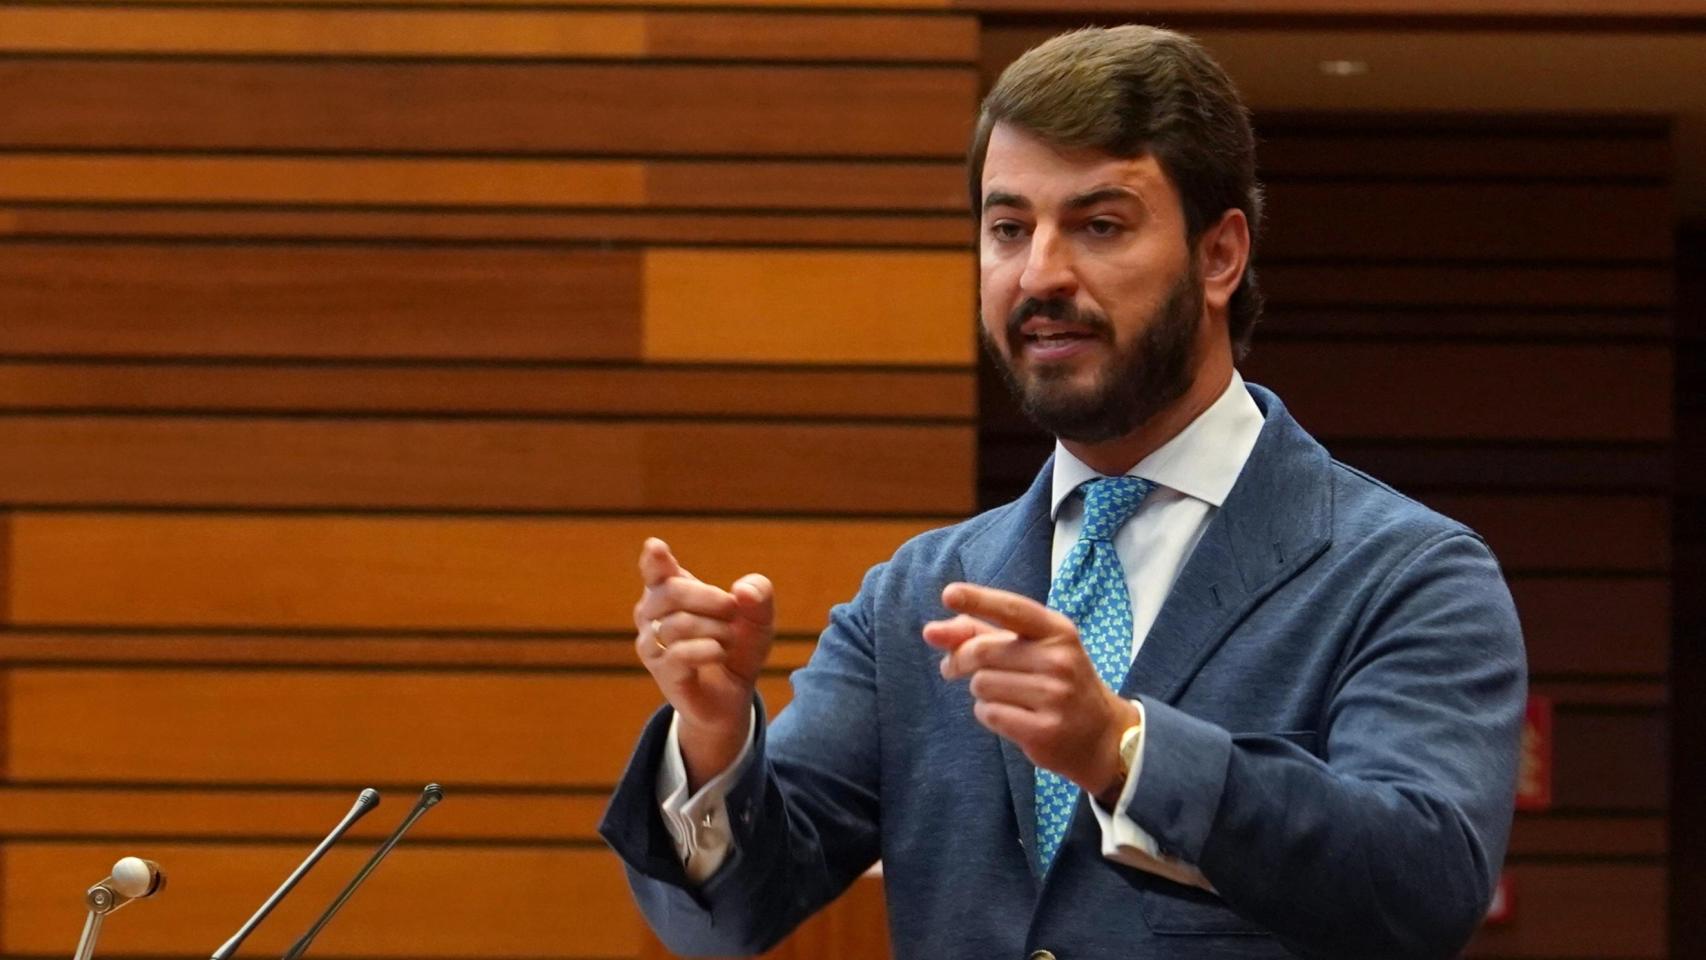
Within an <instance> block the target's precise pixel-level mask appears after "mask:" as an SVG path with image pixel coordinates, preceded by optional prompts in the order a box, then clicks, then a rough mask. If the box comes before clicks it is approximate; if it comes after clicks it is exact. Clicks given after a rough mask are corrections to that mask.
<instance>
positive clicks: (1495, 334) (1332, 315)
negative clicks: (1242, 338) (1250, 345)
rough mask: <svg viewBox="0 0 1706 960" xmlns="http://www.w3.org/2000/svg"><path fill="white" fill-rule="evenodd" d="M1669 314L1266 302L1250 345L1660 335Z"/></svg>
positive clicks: (1660, 311)
mask: <svg viewBox="0 0 1706 960" xmlns="http://www.w3.org/2000/svg"><path fill="white" fill-rule="evenodd" d="M1670 331H1671V318H1670V315H1669V314H1668V313H1665V312H1664V311H1663V309H1661V308H1638V309H1633V310H1626V311H1617V310H1573V309H1555V308H1547V309H1541V310H1523V309H1517V310H1501V309H1499V308H1497V307H1493V308H1489V309H1485V310H1473V309H1472V310H1462V309H1457V308H1449V307H1448V308H1433V309H1427V310H1404V309H1383V308H1380V307H1369V308H1357V307H1350V308H1342V307H1310V306H1306V305H1305V306H1292V307H1287V306H1284V305H1274V304H1270V309H1267V310H1265V311H1263V313H1262V325H1261V326H1260V327H1258V328H1256V349H1257V350H1258V351H1261V350H1265V349H1266V348H1267V346H1268V344H1270V343H1275V342H1279V341H1281V340H1285V339H1287V338H1290V337H1324V336H1325V337H1359V338H1361V337H1367V338H1370V339H1378V338H1383V337H1440V338H1444V337H1449V338H1452V339H1457V340H1467V341H1474V340H1485V339H1510V338H1513V337H1532V338H1536V339H1545V340H1598V339H1602V338H1611V339H1631V338H1641V339H1646V340H1652V341H1655V342H1657V341H1662V340H1663V339H1664V338H1665V337H1667V336H1669V335H1670Z"/></svg>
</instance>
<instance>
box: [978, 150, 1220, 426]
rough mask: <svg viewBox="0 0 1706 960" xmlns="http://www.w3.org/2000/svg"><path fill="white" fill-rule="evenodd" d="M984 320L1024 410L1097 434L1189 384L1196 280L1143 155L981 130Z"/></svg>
mask: <svg viewBox="0 0 1706 960" xmlns="http://www.w3.org/2000/svg"><path fill="white" fill-rule="evenodd" d="M979 237H980V239H979V242H978V246H979V250H980V254H981V257H980V272H981V292H980V296H981V306H980V309H981V314H982V333H983V338H984V342H985V344H986V346H988V347H989V349H990V350H991V351H992V353H993V354H994V356H995V358H996V360H997V361H998V363H999V365H1000V366H1001V367H1002V369H1003V370H1004V372H1005V373H1006V375H1007V379H1008V381H1009V384H1010V385H1011V386H1012V387H1013V389H1014V392H1015V393H1016V394H1017V395H1018V397H1019V400H1020V402H1021V404H1022V406H1023V407H1024V409H1025V412H1026V414H1028V415H1029V416H1030V417H1031V418H1032V419H1033V420H1035V421H1036V422H1037V423H1038V424H1039V425H1041V426H1042V427H1044V428H1045V429H1047V430H1049V431H1050V432H1051V433H1053V434H1055V435H1056V436H1059V437H1062V438H1064V439H1067V440H1077V441H1081V442H1084V443H1099V442H1102V441H1105V440H1111V439H1113V438H1115V437H1120V436H1124V435H1126V434H1129V433H1131V432H1132V431H1133V430H1135V429H1136V428H1137V427H1139V426H1141V425H1142V424H1143V423H1144V422H1146V421H1147V420H1149V419H1150V418H1151V417H1153V416H1154V415H1155V414H1156V413H1158V412H1159V411H1161V410H1162V409H1163V408H1165V407H1166V406H1167V405H1168V404H1170V403H1172V402H1173V401H1174V400H1177V399H1178V398H1179V397H1181V396H1183V395H1184V393H1185V392H1186V390H1188V389H1189V388H1190V385H1191V380H1192V376H1193V374H1194V368H1195V360H1196V356H1197V347H1196V341H1197V335H1198V330H1199V327H1200V326H1201V320H1202V312H1203V310H1202V286H1201V282H1200V280H1199V278H1198V276H1197V272H1196V270H1195V269H1194V267H1195V264H1194V258H1193V257H1192V256H1191V251H1190V247H1189V245H1188V244H1187V243H1186V242H1185V221H1184V210H1183V207H1182V206H1181V204H1180V201H1179V195H1178V191H1177V190H1176V189H1175V188H1174V187H1173V185H1172V183H1171V181H1169V180H1168V178H1167V176H1166V174H1165V173H1164V172H1163V171H1162V169H1161V165H1160V163H1158V162H1157V161H1156V160H1155V158H1154V157H1152V156H1149V155H1143V156H1139V157H1135V158H1131V159H1120V158H1117V157H1110V156H1108V155H1107V154H1104V153H1101V152H1099V151H1095V150H1079V149H1065V148H1059V147H1055V146H1052V145H1050V144H1047V143H1044V142H1043V141H1041V140H1038V139H1037V138H1035V137H1033V136H1031V135H1030V134H1028V133H1025V132H1024V131H1022V130H1019V129H1017V128H1014V127H1010V126H1007V125H1006V124H997V125H996V126H995V129H994V130H993V131H992V132H991V134H990V138H989V152H988V153H987V154H986V156H985V160H984V166H983V211H982V221H981V225H980V230H979Z"/></svg>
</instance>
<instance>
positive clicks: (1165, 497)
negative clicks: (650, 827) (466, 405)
mask: <svg viewBox="0 0 1706 960" xmlns="http://www.w3.org/2000/svg"><path fill="white" fill-rule="evenodd" d="M1261 431H1262V412H1261V410H1260V409H1258V408H1257V407H1256V402H1255V401H1254V400H1252V399H1251V398H1250V393H1249V391H1248V390H1246V389H1245V388H1244V380H1243V378H1241V377H1240V376H1239V375H1238V374H1237V373H1236V372H1234V373H1233V374H1232V379H1231V381H1230V382H1229V383H1228V384H1227V386H1226V390H1225V391H1224V392H1222V393H1221V395H1220V397H1219V399H1217V400H1215V402H1214V403H1213V404H1212V405H1211V406H1210V407H1209V408H1208V409H1207V410H1205V411H1203V413H1202V414H1201V415H1200V416H1198V417H1197V418H1196V419H1195V420H1192V421H1191V422H1190V424H1189V425H1187V426H1186V427H1185V429H1183V430H1181V431H1179V433H1178V434H1177V435H1176V436H1174V437H1173V438H1172V439H1171V440H1168V441H1167V442H1166V443H1164V444H1162V445H1161V446H1160V447H1159V448H1157V449H1156V450H1155V452H1153V453H1151V454H1150V455H1149V456H1147V457H1144V458H1143V459H1142V460H1141V461H1139V462H1138V464H1137V465H1136V466H1134V467H1132V468H1131V469H1130V470H1129V471H1127V475H1128V476H1134V477H1141V478H1143V479H1145V480H1148V481H1150V482H1152V483H1154V484H1155V485H1156V486H1155V489H1154V490H1153V491H1152V492H1151V493H1150V494H1149V496H1148V497H1146V498H1144V501H1143V504H1142V506H1141V507H1139V508H1138V511H1137V513H1136V514H1135V515H1133V516H1132V518H1131V519H1130V520H1127V521H1126V523H1125V525H1124V526H1122V527H1120V529H1119V530H1118V532H1116V533H1115V534H1114V552H1115V553H1116V554H1117V555H1118V556H1119V558H1120V565H1121V566H1122V567H1123V568H1124V570H1125V579H1126V589H1127V590H1128V591H1129V593H1130V595H1131V613H1132V633H1131V635H1132V656H1133V657H1135V656H1137V652H1138V650H1140V649H1141V648H1142V646H1143V641H1144V639H1145V638H1146V637H1147V636H1148V635H1149V628H1150V626H1151V625H1153V624H1154V622H1155V616H1156V614H1158V613H1160V611H1161V604H1162V602H1163V601H1165V600H1166V598H1167V594H1168V592H1169V591H1171V590H1172V589H1173V581H1175V580H1177V579H1178V576H1179V572H1180V571H1181V570H1182V569H1184V566H1185V561H1186V560H1187V559H1189V558H1190V555H1191V551H1192V550H1193V549H1195V548H1196V545H1197V541H1198V540H1200V539H1201V538H1202V534H1203V530H1204V529H1206V528H1207V526H1208V522H1209V520H1210V519H1211V518H1212V517H1213V516H1214V513H1215V511H1216V510H1218V509H1219V508H1220V505H1221V504H1223V503H1225V502H1226V497H1227V495H1228V494H1229V493H1231V492H1232V486H1233V484H1235V483H1236V482H1237V481H1238V474H1239V473H1240V472H1242V471H1243V469H1244V462H1245V461H1246V460H1248V459H1249V457H1250V451H1251V450H1252V449H1254V448H1255V446H1256V437H1257V435H1258V434H1260V433H1261ZM1098 476H1099V474H1097V473H1096V471H1094V470H1092V469H1091V468H1090V467H1088V466H1086V465H1085V464H1084V462H1083V461H1081V460H1079V459H1078V458H1077V457H1074V456H1073V455H1072V454H1071V453H1070V452H1068V451H1067V449H1066V447H1065V446H1064V445H1062V444H1060V443H1058V442H1057V443H1056V444H1055V450H1054V475H1053V477H1052V480H1053V491H1052V497H1051V501H1050V503H1051V507H1050V509H1051V511H1052V513H1053V516H1054V545H1053V551H1052V562H1051V564H1050V569H1051V571H1052V572H1054V573H1058V572H1059V570H1060V565H1061V563H1062V562H1063V561H1064V560H1065V559H1066V555H1067V553H1068V552H1069V551H1070V550H1071V549H1072V545H1073V544H1074V543H1076V542H1077V540H1078V535H1079V531H1080V530H1081V529H1082V528H1083V525H1084V502H1083V498H1081V497H1074V496H1072V493H1073V491H1075V490H1077V489H1078V487H1079V486H1080V485H1081V484H1083V483H1084V482H1085V481H1087V480H1094V479H1095V478H1096V477H1098ZM919 642H920V643H923V642H924V641H923V640H920V641H919ZM1142 710H1143V707H1142V705H1141V704H1138V711H1139V712H1140V713H1141V712H1142ZM753 722H754V723H756V722H757V720H756V718H754V721H753ZM751 747H752V736H751V735H750V734H749V735H748V737H747V746H746V748H745V749H743V750H742V751H741V755H740V757H739V758H737V759H736V760H735V762H734V763H732V764H730V765H729V769H727V770H725V771H723V772H722V773H721V774H718V775H717V776H716V777H713V778H712V779H711V780H710V781H708V782H707V783H706V784H705V785H704V786H702V787H701V788H700V789H699V791H698V792H697V793H696V794H694V795H693V796H691V797H689V796H688V795H687V769H686V765H685V764H684V763H683V762H682V759H681V750H680V747H679V745H678V741H677V739H676V729H675V725H674V724H673V723H672V724H671V725H670V729H669V739H668V742H667V743H666V744H665V746H664V751H663V763H662V764H661V766H660V768H659V770H658V783H657V796H658V803H659V806H660V807H661V809H662V812H663V822H664V826H665V828H666V829H668V831H669V834H670V836H671V837H673V838H674V840H675V849H676V853H677V854H679V855H680V856H681V858H682V862H683V864H684V865H685V867H686V872H687V877H688V879H689V880H692V881H693V882H695V883H702V882H704V881H705V880H706V879H708V878H709V877H710V876H711V874H713V873H715V872H716V870H717V867H719V866H721V865H722V862H723V859H724V857H725V856H727V854H728V848H729V844H730V842H731V840H730V834H729V829H728V812H727V810H726V809H725V804H724V798H725V797H726V796H727V793H728V788H729V786H730V784H731V783H732V782H733V780H734V778H735V777H736V776H737V775H738V773H739V771H740V770H741V769H742V768H744V767H745V765H746V762H747V759H748V757H749V756H750V754H751ZM1142 772H1143V748H1142V745H1141V743H1140V745H1139V747H1138V751H1137V755H1136V760H1135V762H1133V764H1132V768H1131V775H1130V776H1129V777H1127V778H1126V783H1125V787H1124V789H1123V790H1122V791H1121V793H1120V800H1119V804H1118V806H1117V808H1116V809H1118V810H1120V811H1124V810H1125V809H1126V808H1127V807H1128V806H1129V805H1130V803H1131V799H1132V797H1133V796H1134V795H1135V794H1136V790H1137V786H1138V781H1139V779H1140V777H1141V774H1142ZM1090 809H1091V810H1092V811H1093V812H1094V813H1095V814H1096V820H1097V822H1098V823H1099V824H1100V825H1101V828H1102V854H1103V856H1105V857H1107V858H1108V859H1110V860H1114V861H1116V862H1119V863H1123V864H1126V865H1127V866H1132V867H1137V868H1139V869H1142V870H1148V871H1150V872H1152V873H1158V874H1161V875H1162V876H1165V877H1168V878H1169V879H1172V880H1175V881H1178V882H1180V883H1189V884H1195V885H1197V886H1201V887H1207V886H1208V883H1207V881H1206V880H1204V879H1203V876H1202V874H1201V873H1199V872H1198V871H1197V870H1196V869H1195V868H1194V867H1192V866H1190V865H1189V864H1185V863H1182V862H1181V861H1178V860H1174V859H1171V858H1167V857H1163V856H1160V855H1159V853H1158V851H1157V848H1156V843H1155V840H1154V839H1153V838H1152V837H1150V836H1149V834H1147V833H1145V832H1144V831H1143V829H1142V828H1140V827H1139V826H1138V825H1137V824H1136V822H1134V821H1133V820H1132V819H1131V818H1130V817H1129V816H1127V815H1126V814H1125V813H1123V812H1120V813H1110V812H1108V811H1106V810H1103V809H1102V807H1101V805H1100V804H1098V803H1096V802H1095V801H1094V800H1092V801H1091V803H1090Z"/></svg>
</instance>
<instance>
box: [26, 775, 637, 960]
mask: <svg viewBox="0 0 1706 960" xmlns="http://www.w3.org/2000/svg"><path fill="white" fill-rule="evenodd" d="M453 802H454V796H452V797H451V798H448V799H446V800H445V806H446V808H448V806H449V804H451V803H453ZM348 808H349V805H348V804H347V803H338V804H330V803H328V804H327V808H326V810H325V819H326V823H327V829H330V827H331V824H333V823H335V822H336V821H337V819H338V817H340V816H342V815H343V813H344V811H345V810H347V809H348ZM436 815H437V814H436V813H434V814H429V815H428V816H427V817H426V818H423V820H422V823H423V824H425V823H426V822H428V821H429V820H430V819H431V818H432V817H433V816H436ZM374 816H383V814H374ZM310 849H312V843H311V842H292V843H280V844H264V845H230V844H205V845H204V844H171V843H160V844H150V845H148V846H147V848H146V849H145V850H144V851H143V852H144V853H146V854H147V855H148V857H149V859H152V860H155V861H157V862H159V863H160V864H162V865H163V866H164V867H165V869H166V870H167V875H168V878H169V880H168V886H167V888H166V890H165V891H164V892H162V893H161V894H160V895H159V896H158V897H157V898H155V899H153V900H150V901H149V902H148V903H146V904H143V905H139V906H133V907H131V908H130V910H128V911H126V912H125V914H124V915H123V916H122V917H120V918H117V919H116V920H114V921H113V922H111V923H109V924H107V926H106V929H105V930H103V932H102V934H101V947H102V949H103V951H105V952H106V953H107V954H108V955H109V956H121V957H122V956H136V955H162V954H165V955H172V956H198V955H200V954H201V953H205V952H208V951H211V950H212V949H214V947H216V946H218V945H219V944H220V943H222V942H224V940H225V939H226V938H227V937H229V936H230V935H231V934H232V932H234V931H235V930H236V929H237V928H238V927H239V926H240V925H241V924H242V922H243V921H244V920H246V919H247V918H248V916H249V914H250V913H252V912H254V909H255V908H256V907H257V906H259V905H260V904H261V902H262V901H263V900H265V899H266V897H267V895H268V894H270V893H271V892H272V891H273V888H275V887H276V886H277V885H278V884H279V882H280V881H282V880H283V879H284V877H285V876H286V875H288V874H289V873H290V871H291V869H292V868H294V867H295V866H296V864H297V863H298V862H300V861H301V859H302V858H303V857H304V856H306V855H307V853H308V851H309V850H310ZM0 852H3V855H4V873H3V874H0V950H4V951H5V952H6V953H8V954H11V955H36V956H46V955H50V954H56V953H59V952H61V951H63V949H64V945H65V940H66V938H67V936H74V935H75V933H76V931H77V929H78V928H79V925H80V924H81V922H82V918H83V913H84V909H83V905H82V901H81V899H80V898H79V897H78V893H79V892H81V891H82V890H84V889H86V888H87V887H88V885H89V883H90V882H91V881H92V880H93V879H98V878H99V877H102V876H104V875H105V874H106V871H107V870H108V869H109V868H110V867H111V866H112V863H113V861H114V860H116V859H118V858H119V857H120V856H124V855H127V854H130V853H132V852H133V849H132V848H131V847H129V846H126V845H123V844H118V843H105V844H66V843H19V842H12V843H7V844H5V845H4V847H3V848H0ZM368 852H369V851H368V849H366V848H365V846H355V845H347V846H342V847H340V848H339V849H336V850H334V851H332V852H331V853H330V854H328V855H327V857H326V859H325V860H323V861H322V862H321V863H320V865H319V866H318V867H317V868H316V869H315V871H314V872H313V873H311V874H310V875H309V876H308V879H306V880H305V881H304V882H303V884H302V885H301V886H300V887H298V888H297V889H296V890H295V891H294V892H293V893H292V895H291V896H290V897H288V898H287V899H285V900H284V902H283V903H282V904H280V906H279V908H278V910H277V911H276V912H275V913H274V914H273V915H272V916H271V917H270V918H269V919H268V921H267V922H266V923H265V924H263V925H262V926H261V927H259V928H258V929H257V930H256V932H255V934H254V936H253V937H251V938H250V939H249V940H248V941H247V942H246V943H245V945H244V950H245V951H247V952H250V953H253V954H269V953H270V954H279V953H282V952H284V950H285V948H286V947H288V946H289V944H290V942H291V941H292V940H294V939H295V938H296V937H297V936H298V935H299V934H301V933H302V932H303V931H304V930H306V929H307V928H308V926H309V924H311V923H312V922H313V920H314V918H315V916H316V915H317V914H318V913H319V912H320V911H321V910H323V909H324V908H325V905H326V904H327V903H329V902H330V901H331V899H332V897H333V896H334V895H335V894H336V892H337V890H338V888H339V887H340V886H341V885H342V884H343V882H344V881H345V880H347V879H348V878H349V877H350V876H351V875H353V874H354V873H355V871H356V870H357V869H358V868H359V867H360V865H361V863H362V861H363V860H364V859H365V858H366V857H367V855H368ZM565 904H572V905H573V909H564V908H563V906H564V905H565ZM67 930H69V931H71V933H70V934H67V933H66V931H67ZM639 937H640V921H639V918H638V915H637V913H636V912H635V910H634V907H633V905H632V901H631V900H630V899H629V897H628V891H627V886H626V884H625V883H623V881H622V877H621V871H620V867H619V866H618V865H617V862H616V859H615V857H614V856H612V855H611V854H610V853H608V852H606V851H604V850H602V849H561V848H556V849H553V848H529V847H493V848H471V849H470V848H460V847H432V846H427V845H423V844H412V845H411V844H409V843H407V842H405V843H404V844H403V845H402V846H400V847H398V848H397V850H396V851H395V852H394V853H393V854H392V855H391V856H390V857H389V858H387V860H386V861H385V864H384V866H383V867H382V868H381V869H380V870H379V871H378V872H376V873H375V874H374V875H373V877H372V879H371V880H370V881H369V882H368V883H367V884H366V885H364V886H363V887H362V889H361V891H360V893H358V894H357V895H356V896H355V897H354V898H352V899H351V900H350V902H349V904H348V906H346V907H345V908H344V910H342V911H341V912H340V913H339V914H338V918H337V920H336V922H334V923H333V924H331V925H330V926H328V927H327V928H326V931H325V933H324V934H323V935H322V936H321V937H320V938H319V939H318V940H316V941H315V945H314V949H315V952H316V953H319V954H321V955H323V956H328V957H398V958H404V957H458V956H504V957H517V958H526V957H564V956H573V957H588V958H605V957H609V958H618V957H632V956H634V954H635V953H636V952H637V950H638V949H639Z"/></svg>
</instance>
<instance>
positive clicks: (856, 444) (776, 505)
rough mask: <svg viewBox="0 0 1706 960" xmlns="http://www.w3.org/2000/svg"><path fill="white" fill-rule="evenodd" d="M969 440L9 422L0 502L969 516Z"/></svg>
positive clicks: (842, 433)
mask: <svg viewBox="0 0 1706 960" xmlns="http://www.w3.org/2000/svg"><path fill="white" fill-rule="evenodd" d="M976 439H977V438H976V435H975V432H974V430H973V429H972V427H971V426H970V425H969V424H968V425H965V426H957V427H937V426H862V425H852V424H814V425H790V424H775V423H763V422H753V423H744V424H727V423H724V424H716V423H691V422H668V421H665V422H657V423H537V422H514V421H493V420H457V421H454V422H445V421H421V420H357V421H348V420H322V419H314V420H296V419H288V420H279V419H262V418H224V417H222V418H217V419H192V418H180V417H172V418H152V417H117V416H98V417H3V418H0V462H8V463H11V464H12V467H11V469H8V470H6V471H4V472H0V501H9V502H11V503H15V504H32V505H46V506H70V505H77V504H86V503H98V504H107V505H125V506H203V507H326V508H364V507H395V508H409V509H420V508H439V509H475V510H478V509H498V510H587V511H694V512H699V513H708V514H716V513H728V512H742V511H758V512H764V513H773V514H774V513H794V512H817V513H934V514H955V513H967V512H970V510H971V508H972V502H971V489H972V485H973V481H974V476H975V473H976Z"/></svg>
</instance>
